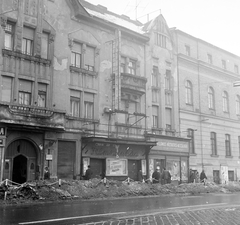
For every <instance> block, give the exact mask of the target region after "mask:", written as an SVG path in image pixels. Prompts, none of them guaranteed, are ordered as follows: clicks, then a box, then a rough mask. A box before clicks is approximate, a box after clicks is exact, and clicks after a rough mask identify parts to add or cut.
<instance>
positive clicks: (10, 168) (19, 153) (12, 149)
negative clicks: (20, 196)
mask: <svg viewBox="0 0 240 225" xmlns="http://www.w3.org/2000/svg"><path fill="white" fill-rule="evenodd" d="M37 159H38V154H37V148H36V146H34V144H33V143H32V142H31V141H29V140H26V139H18V140H15V141H13V142H12V143H10V144H9V146H8V147H7V150H6V154H5V167H4V179H10V180H12V181H14V182H16V183H24V182H26V181H29V180H35V179H36V175H37V172H38V171H37V170H38V169H37V168H38V167H37Z"/></svg>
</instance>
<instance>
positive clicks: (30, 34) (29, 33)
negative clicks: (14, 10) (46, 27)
mask: <svg viewBox="0 0 240 225" xmlns="http://www.w3.org/2000/svg"><path fill="white" fill-rule="evenodd" d="M23 37H25V38H27V39H30V40H33V39H34V29H32V28H29V27H23Z"/></svg>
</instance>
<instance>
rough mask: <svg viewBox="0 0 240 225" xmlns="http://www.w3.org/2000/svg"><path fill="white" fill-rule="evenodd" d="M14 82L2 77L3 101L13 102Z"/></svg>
mask: <svg viewBox="0 0 240 225" xmlns="http://www.w3.org/2000/svg"><path fill="white" fill-rule="evenodd" d="M12 81H13V79H12V78H11V77H6V76H3V77H2V101H5V102H11V99H12Z"/></svg>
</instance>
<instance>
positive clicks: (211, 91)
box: [208, 87, 215, 109]
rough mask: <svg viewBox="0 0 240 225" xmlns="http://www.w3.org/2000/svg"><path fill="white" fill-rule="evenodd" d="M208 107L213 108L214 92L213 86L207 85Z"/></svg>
mask: <svg viewBox="0 0 240 225" xmlns="http://www.w3.org/2000/svg"><path fill="white" fill-rule="evenodd" d="M208 108H209V109H215V93H214V89H213V87H208Z"/></svg>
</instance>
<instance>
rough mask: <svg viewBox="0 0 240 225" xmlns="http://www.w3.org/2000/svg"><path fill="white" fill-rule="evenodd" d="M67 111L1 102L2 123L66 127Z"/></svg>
mask: <svg viewBox="0 0 240 225" xmlns="http://www.w3.org/2000/svg"><path fill="white" fill-rule="evenodd" d="M64 118H65V113H64V112H60V111H56V110H51V109H47V108H41V107H37V106H28V105H17V104H9V105H8V104H5V103H0V123H7V124H12V125H21V126H22V125H24V126H32V127H35V128H45V129H46V128H48V129H51V128H54V129H60V130H63V129H64V124H65V122H64V121H65V119H64Z"/></svg>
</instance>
